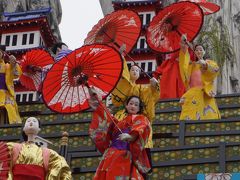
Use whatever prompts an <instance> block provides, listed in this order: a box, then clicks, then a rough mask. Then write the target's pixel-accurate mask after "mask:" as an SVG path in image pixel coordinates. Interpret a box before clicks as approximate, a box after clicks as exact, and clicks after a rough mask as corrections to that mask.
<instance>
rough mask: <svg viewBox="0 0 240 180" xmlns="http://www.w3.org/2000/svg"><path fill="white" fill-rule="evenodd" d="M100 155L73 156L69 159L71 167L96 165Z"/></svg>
mask: <svg viewBox="0 0 240 180" xmlns="http://www.w3.org/2000/svg"><path fill="white" fill-rule="evenodd" d="M101 159H102V157H101V156H100V157H88V158H74V159H72V161H71V168H75V167H81V168H83V167H84V168H90V167H97V166H98V164H99V162H100V161H101Z"/></svg>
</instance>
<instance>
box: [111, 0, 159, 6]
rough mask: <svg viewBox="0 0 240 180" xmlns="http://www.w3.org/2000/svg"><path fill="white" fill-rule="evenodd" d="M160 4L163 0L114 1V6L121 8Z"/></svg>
mask: <svg viewBox="0 0 240 180" xmlns="http://www.w3.org/2000/svg"><path fill="white" fill-rule="evenodd" d="M158 2H159V3H160V4H161V0H112V3H113V4H114V5H120V6H121V7H125V6H141V5H153V4H156V3H158Z"/></svg>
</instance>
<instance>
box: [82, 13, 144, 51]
mask: <svg viewBox="0 0 240 180" xmlns="http://www.w3.org/2000/svg"><path fill="white" fill-rule="evenodd" d="M141 26H142V24H141V20H140V18H139V16H138V14H137V13H135V12H133V11H130V10H118V11H115V12H113V13H111V14H108V15H106V16H105V17H104V18H103V19H101V20H99V22H98V23H97V24H96V25H95V26H94V27H93V28H92V30H91V31H90V32H89V33H88V35H87V38H86V39H85V40H84V44H93V43H101V44H107V45H110V46H113V47H117V48H119V47H121V46H122V45H123V44H126V50H125V52H126V53H128V52H130V51H131V49H132V48H133V47H134V45H135V43H136V41H137V40H138V38H139V36H140V33H141Z"/></svg>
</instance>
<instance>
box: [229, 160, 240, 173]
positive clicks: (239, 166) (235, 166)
mask: <svg viewBox="0 0 240 180" xmlns="http://www.w3.org/2000/svg"><path fill="white" fill-rule="evenodd" d="M226 172H228V173H239V172H240V162H239V161H238V162H228V163H227V164H226Z"/></svg>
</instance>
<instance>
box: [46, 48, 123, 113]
mask: <svg viewBox="0 0 240 180" xmlns="http://www.w3.org/2000/svg"><path fill="white" fill-rule="evenodd" d="M122 67H123V61H122V58H121V55H120V54H119V53H118V51H116V50H115V49H114V48H112V47H110V46H107V45H103V44H92V45H85V46H83V47H81V48H79V49H76V50H74V51H73V52H72V53H70V54H68V55H67V56H65V57H64V58H62V59H61V60H60V61H59V62H57V63H55V64H54V65H53V66H52V68H51V69H50V71H49V72H48V73H47V75H46V78H45V80H44V82H43V91H42V94H43V100H44V102H45V104H46V105H47V106H48V107H49V108H50V109H51V110H52V111H56V112H59V113H76V112H80V111H83V110H85V109H88V108H89V104H88V101H87V99H88V98H89V97H90V96H89V91H88V88H89V87H91V88H92V87H93V88H94V89H95V90H96V91H97V93H98V94H100V95H101V96H102V98H103V99H104V98H106V96H107V95H108V94H109V93H110V92H111V91H112V90H113V89H114V87H115V86H116V84H117V82H118V81H119V79H120V77H121V74H122Z"/></svg>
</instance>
